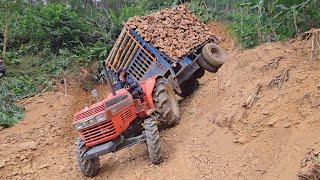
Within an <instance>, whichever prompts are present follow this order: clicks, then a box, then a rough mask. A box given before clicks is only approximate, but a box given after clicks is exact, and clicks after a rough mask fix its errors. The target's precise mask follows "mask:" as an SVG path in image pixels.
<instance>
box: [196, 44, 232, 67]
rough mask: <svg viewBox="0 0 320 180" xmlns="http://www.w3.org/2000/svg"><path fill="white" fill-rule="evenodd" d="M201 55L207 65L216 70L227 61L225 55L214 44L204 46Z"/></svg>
mask: <svg viewBox="0 0 320 180" xmlns="http://www.w3.org/2000/svg"><path fill="white" fill-rule="evenodd" d="M201 53H202V56H203V58H204V60H205V61H206V62H207V63H209V64H210V65H212V66H215V67H218V68H219V67H220V66H222V65H223V64H224V63H225V62H226V61H227V53H226V52H225V51H224V50H223V49H222V48H221V47H220V46H218V45H216V44H214V43H208V44H205V45H204V46H203V47H202V51H201Z"/></svg>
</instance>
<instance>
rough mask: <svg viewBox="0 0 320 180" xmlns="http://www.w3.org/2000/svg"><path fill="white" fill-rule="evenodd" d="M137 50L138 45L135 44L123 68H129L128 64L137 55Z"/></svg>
mask: <svg viewBox="0 0 320 180" xmlns="http://www.w3.org/2000/svg"><path fill="white" fill-rule="evenodd" d="M138 49H139V46H138V44H137V45H136V47H134V49H133V51H132V53H131V55H130V56H129V59H128V61H127V62H126V65H125V66H124V68H127V67H128V66H129V64H130V62H131V59H132V58H133V57H134V55H135V54H136V53H137V51H138Z"/></svg>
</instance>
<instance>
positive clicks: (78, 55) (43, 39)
mask: <svg viewBox="0 0 320 180" xmlns="http://www.w3.org/2000/svg"><path fill="white" fill-rule="evenodd" d="M43 2H44V1H42V0H38V1H37V0H33V1H9V0H0V27H1V31H0V48H1V49H3V47H4V46H6V48H5V51H6V52H5V53H3V54H4V55H3V57H2V58H4V60H5V63H6V65H7V68H8V70H7V75H6V77H3V78H1V79H0V126H4V127H9V126H12V125H13V124H14V123H15V122H17V121H18V120H19V119H21V118H22V117H23V115H24V111H23V108H21V107H19V106H17V105H16V104H15V101H16V100H17V99H21V98H24V97H29V96H32V95H34V94H36V93H39V92H44V91H46V90H48V89H50V88H51V86H52V84H53V82H52V80H53V79H59V78H63V75H64V72H65V71H72V72H73V73H77V72H78V71H79V67H86V66H90V65H91V64H92V63H93V62H96V61H100V62H101V61H102V60H103V59H105V57H106V56H107V55H108V53H109V50H110V49H111V46H112V44H113V43H114V41H115V40H116V38H117V36H118V33H119V32H120V30H121V26H122V23H124V22H125V21H126V20H127V19H128V18H129V17H131V16H134V15H143V14H146V13H148V12H150V11H154V10H158V9H160V8H163V7H168V6H171V5H172V4H173V0H159V1H157V2H155V1H151V0H138V1H128V0H127V1H126V0H101V1H99V2H98V1H94V0H92V1H87V0H86V1H78V0H67V1H66V0H64V1H51V0H50V1H47V3H46V4H44V3H43ZM6 31H7V35H6ZM6 39H7V40H6ZM1 56H2V55H0V57H1ZM86 83H87V82H84V84H86Z"/></svg>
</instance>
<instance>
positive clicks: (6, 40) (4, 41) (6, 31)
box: [2, 4, 9, 56]
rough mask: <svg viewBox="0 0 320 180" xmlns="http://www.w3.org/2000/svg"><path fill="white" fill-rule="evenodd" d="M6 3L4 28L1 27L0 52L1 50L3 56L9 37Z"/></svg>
mask: <svg viewBox="0 0 320 180" xmlns="http://www.w3.org/2000/svg"><path fill="white" fill-rule="evenodd" d="M8 13H9V12H8V4H6V15H5V17H4V28H3V36H4V38H3V49H2V52H3V56H5V54H6V52H7V47H8V39H9V37H8V36H9V33H8V28H9V25H8V23H9V22H8V19H9V16H8Z"/></svg>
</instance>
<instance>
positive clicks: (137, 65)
mask: <svg viewBox="0 0 320 180" xmlns="http://www.w3.org/2000/svg"><path fill="white" fill-rule="evenodd" d="M217 43H218V39H217V38H215V37H212V38H211V39H208V40H207V41H205V42H203V43H201V45H199V46H198V47H196V48H194V49H192V50H191V51H190V52H189V53H188V54H187V55H185V56H183V57H181V58H178V59H171V58H169V57H168V56H167V55H166V54H164V53H163V52H160V51H159V50H158V49H156V48H154V47H153V46H152V45H151V44H150V43H148V42H146V41H145V40H144V39H143V38H142V37H141V36H140V35H139V34H138V33H137V32H136V31H135V30H134V29H130V28H129V27H127V26H125V27H124V28H123V29H122V31H121V33H120V36H119V38H118V40H117V42H116V44H115V46H114V47H113V49H112V50H111V52H110V54H109V56H108V58H107V59H106V61H105V62H106V66H107V68H108V69H111V70H113V71H116V70H117V69H119V68H124V69H126V72H127V73H128V74H129V75H130V76H131V77H132V78H133V79H135V80H136V81H138V82H141V81H143V80H145V79H147V78H150V77H152V76H161V77H164V78H165V79H167V80H168V82H169V83H170V85H171V87H172V88H173V89H174V91H175V92H176V93H177V94H179V95H180V96H183V97H185V96H188V95H190V93H192V90H190V88H191V89H192V88H193V87H191V86H194V85H195V84H194V82H195V81H196V79H197V78H200V77H201V76H203V74H204V70H207V71H209V72H216V71H217V70H218V68H219V67H220V66H221V65H222V63H220V65H219V63H218V64H217V63H216V64H212V61H215V60H216V59H218V61H219V62H225V61H226V54H225V52H224V50H223V49H221V48H220V47H218V46H217V45H215V44H217ZM206 46H209V47H206ZM204 47H206V48H204ZM208 48H209V49H208ZM210 48H214V49H210ZM205 49H206V52H204V50H205ZM115 51H116V52H115ZM203 53H205V54H206V53H207V54H208V53H212V54H211V56H212V57H207V58H204V57H203V56H204V55H205V54H203ZM207 56H210V54H209V55H207ZM210 58H211V59H210ZM212 58H214V59H212Z"/></svg>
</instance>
